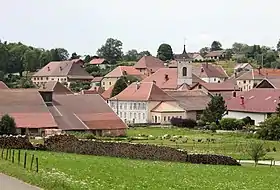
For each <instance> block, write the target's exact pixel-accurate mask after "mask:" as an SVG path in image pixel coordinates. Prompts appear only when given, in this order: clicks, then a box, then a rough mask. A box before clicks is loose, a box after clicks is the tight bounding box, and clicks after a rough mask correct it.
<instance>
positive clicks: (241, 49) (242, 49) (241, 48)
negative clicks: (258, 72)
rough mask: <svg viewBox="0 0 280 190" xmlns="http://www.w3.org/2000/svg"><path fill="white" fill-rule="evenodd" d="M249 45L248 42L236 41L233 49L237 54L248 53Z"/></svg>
mask: <svg viewBox="0 0 280 190" xmlns="http://www.w3.org/2000/svg"><path fill="white" fill-rule="evenodd" d="M248 47H249V46H248V45H247V44H243V43H238V42H235V43H234V44H232V51H233V53H235V54H244V53H246V51H247V49H248Z"/></svg>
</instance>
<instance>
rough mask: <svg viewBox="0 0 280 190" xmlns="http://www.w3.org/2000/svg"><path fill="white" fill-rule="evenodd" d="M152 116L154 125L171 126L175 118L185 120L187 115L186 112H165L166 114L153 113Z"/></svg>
mask: <svg viewBox="0 0 280 190" xmlns="http://www.w3.org/2000/svg"><path fill="white" fill-rule="evenodd" d="M151 116H152V123H160V124H170V120H171V119H172V118H173V117H175V118H181V119H185V118H186V113H185V112H164V113H159V112H151Z"/></svg>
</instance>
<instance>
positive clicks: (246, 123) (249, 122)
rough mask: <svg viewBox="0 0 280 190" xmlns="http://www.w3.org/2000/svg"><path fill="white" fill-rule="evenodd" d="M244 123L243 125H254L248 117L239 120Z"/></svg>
mask: <svg viewBox="0 0 280 190" xmlns="http://www.w3.org/2000/svg"><path fill="white" fill-rule="evenodd" d="M241 120H242V121H243V122H244V125H254V120H252V119H251V118H250V117H249V116H247V117H244V118H243V119H241Z"/></svg>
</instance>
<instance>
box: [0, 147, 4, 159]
mask: <svg viewBox="0 0 280 190" xmlns="http://www.w3.org/2000/svg"><path fill="white" fill-rule="evenodd" d="M1 158H2V159H3V158H4V147H3V149H2V153H1Z"/></svg>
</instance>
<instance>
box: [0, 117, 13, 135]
mask: <svg viewBox="0 0 280 190" xmlns="http://www.w3.org/2000/svg"><path fill="white" fill-rule="evenodd" d="M1 134H6V135H14V134H16V123H15V120H14V118H12V117H10V116H9V115H8V114H6V115H4V116H3V117H2V118H1V120H0V135H1Z"/></svg>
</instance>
